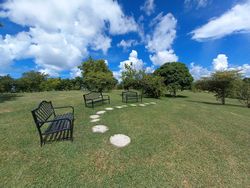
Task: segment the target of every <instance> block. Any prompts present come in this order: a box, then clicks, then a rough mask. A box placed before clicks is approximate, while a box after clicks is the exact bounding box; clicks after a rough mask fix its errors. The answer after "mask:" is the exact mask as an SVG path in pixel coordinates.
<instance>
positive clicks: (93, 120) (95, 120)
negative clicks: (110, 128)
mask: <svg viewBox="0 0 250 188" xmlns="http://www.w3.org/2000/svg"><path fill="white" fill-rule="evenodd" d="M97 121H100V119H92V120H91V121H90V122H91V123H94V122H97Z"/></svg>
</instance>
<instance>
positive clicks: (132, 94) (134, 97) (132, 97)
mask: <svg viewBox="0 0 250 188" xmlns="http://www.w3.org/2000/svg"><path fill="white" fill-rule="evenodd" d="M139 100H140V101H141V102H142V95H139V94H138V93H137V92H136V91H123V92H122V102H126V103H127V102H129V101H136V102H138V101H139Z"/></svg>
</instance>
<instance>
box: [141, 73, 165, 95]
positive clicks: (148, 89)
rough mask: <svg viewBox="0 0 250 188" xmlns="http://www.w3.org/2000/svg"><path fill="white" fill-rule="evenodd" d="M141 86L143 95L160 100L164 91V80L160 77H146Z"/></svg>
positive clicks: (150, 75)
mask: <svg viewBox="0 0 250 188" xmlns="http://www.w3.org/2000/svg"><path fill="white" fill-rule="evenodd" d="M141 85H142V88H143V93H144V94H146V95H147V96H149V97H154V98H160V96H161V95H162V93H163V91H164V79H163V78H162V77H160V76H156V75H152V74H148V75H144V77H143V79H142V81H141Z"/></svg>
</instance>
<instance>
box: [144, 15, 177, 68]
mask: <svg viewBox="0 0 250 188" xmlns="http://www.w3.org/2000/svg"><path fill="white" fill-rule="evenodd" d="M151 25H152V26H154V31H153V33H152V35H148V36H147V38H148V42H147V46H146V48H147V49H148V50H149V52H151V53H153V54H152V55H150V56H149V57H150V59H151V61H152V62H153V64H154V65H162V64H164V63H166V62H173V61H177V60H178V57H177V56H176V55H175V53H174V50H173V49H172V44H173V42H174V39H175V37H176V25H177V20H176V19H175V18H174V16H173V15H172V14H170V13H168V14H166V15H163V14H162V13H160V14H159V15H157V16H156V18H155V19H154V20H153V21H152V23H151Z"/></svg>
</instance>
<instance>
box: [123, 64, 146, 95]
mask: <svg viewBox="0 0 250 188" xmlns="http://www.w3.org/2000/svg"><path fill="white" fill-rule="evenodd" d="M144 75H145V71H144V70H140V71H137V70H135V69H133V63H132V62H131V63H130V64H125V70H124V71H123V72H122V77H121V78H122V83H121V84H122V86H123V88H124V89H126V90H129V89H131V88H133V89H141V87H142V86H141V81H142V78H143V77H144Z"/></svg>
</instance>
